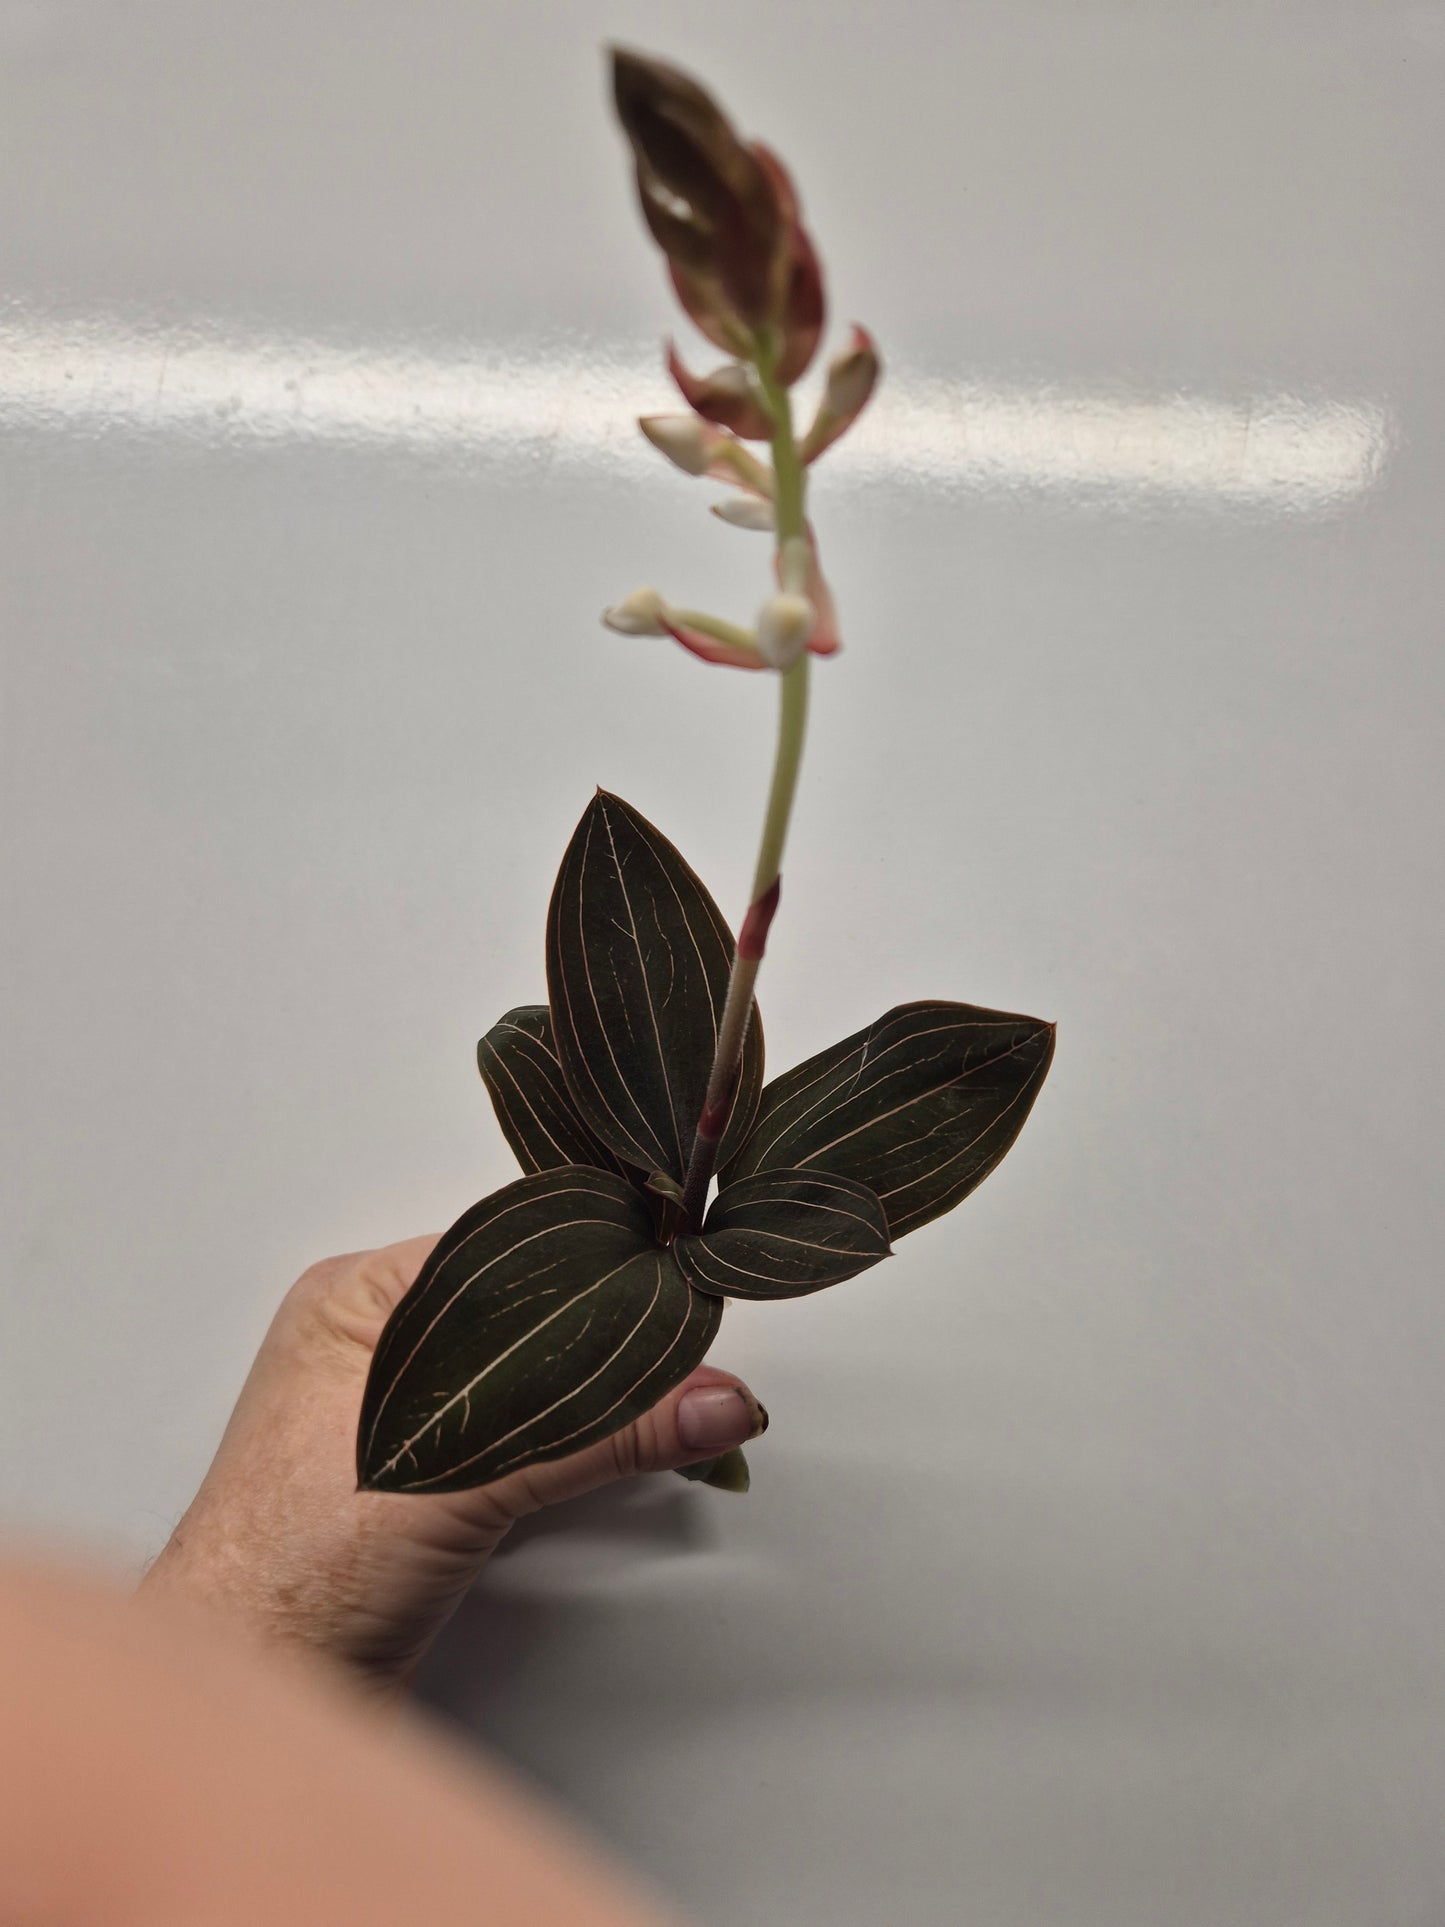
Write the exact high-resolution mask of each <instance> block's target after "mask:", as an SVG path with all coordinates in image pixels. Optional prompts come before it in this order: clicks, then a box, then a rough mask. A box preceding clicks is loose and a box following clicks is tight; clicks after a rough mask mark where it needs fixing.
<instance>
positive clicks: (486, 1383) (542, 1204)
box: [357, 1165, 722, 1492]
mask: <svg viewBox="0 0 1445 1927" xmlns="http://www.w3.org/2000/svg"><path fill="white" fill-rule="evenodd" d="M721 1315H722V1305H721V1303H720V1301H719V1300H717V1299H716V1298H710V1297H707V1296H706V1295H704V1294H703V1293H701V1292H695V1291H693V1290H692V1289H691V1288H690V1287H689V1285H688V1283H687V1281H686V1279H685V1278H684V1277H683V1275H682V1272H681V1271H680V1269H679V1268H678V1265H677V1261H676V1260H675V1259H674V1258H673V1256H672V1254H671V1252H668V1251H662V1250H659V1249H658V1247H657V1246H656V1245H655V1244H654V1243H653V1242H652V1229H651V1225H650V1223H649V1220H648V1213H647V1206H646V1204H645V1202H644V1201H643V1199H642V1198H641V1196H640V1195H639V1194H638V1193H637V1192H636V1191H634V1190H632V1189H631V1187H630V1186H629V1185H627V1184H626V1183H625V1182H624V1180H623V1179H621V1178H619V1177H616V1176H614V1175H612V1174H611V1173H609V1172H605V1171H595V1170H591V1169H586V1168H583V1167H581V1166H577V1165H569V1166H565V1167H564V1168H563V1169H561V1170H557V1171H547V1172H542V1173H539V1174H538V1175H537V1176H535V1177H529V1178H519V1179H518V1180H517V1181H516V1183H514V1184H509V1185H507V1186H505V1187H504V1189H502V1190H501V1191H498V1192H496V1193H495V1194H494V1195H493V1196H492V1197H490V1198H484V1199H483V1200H482V1202H481V1203H480V1204H478V1205H474V1206H473V1207H472V1209H471V1210H470V1211H468V1212H467V1213H466V1215H465V1216H464V1217H462V1218H459V1219H458V1221H457V1222H456V1224H454V1225H453V1226H452V1228H451V1230H450V1231H448V1232H447V1233H446V1234H445V1236H444V1237H443V1238H442V1239H441V1242H440V1243H439V1244H438V1245H437V1247H436V1249H435V1250H434V1251H433V1252H432V1254H431V1256H430V1257H429V1258H428V1259H427V1261H426V1264H425V1265H424V1266H423V1267H422V1270H421V1274H420V1276H419V1277H418V1278H417V1281H416V1283H415V1284H414V1285H413V1286H412V1288H411V1290H410V1291H409V1292H408V1293H407V1294H406V1296H405V1298H403V1299H402V1301H401V1303H400V1304H399V1305H398V1306H397V1308H396V1310H395V1311H394V1312H393V1313H392V1316H391V1318H390V1319H389V1320H388V1322H387V1326H386V1329H385V1331H383V1333H382V1335H381V1341H380V1343H379V1344H378V1346H377V1348H376V1357H375V1358H374V1360H373V1361H372V1368H371V1376H370V1378H369V1380H368V1382H367V1387H366V1394H365V1397H364V1399H363V1401H362V1408H361V1427H360V1432H359V1436H358V1440H357V1470H358V1474H359V1477H360V1482H361V1484H362V1485H363V1486H364V1487H369V1488H370V1489H372V1490H375V1491H386V1492H454V1491H460V1490H461V1489H463V1488H464V1487H467V1486H474V1485H485V1484H487V1483H488V1482H489V1481H490V1480H492V1479H497V1478H500V1477H501V1476H502V1475H503V1473H506V1472H515V1471H516V1470H517V1469H518V1468H519V1467H521V1466H524V1465H534V1464H536V1463H537V1462H538V1461H539V1460H543V1459H555V1458H561V1457H562V1456H563V1455H565V1454H567V1453H569V1452H576V1451H578V1450H580V1449H581V1448H582V1447H583V1446H584V1445H591V1444H593V1443H594V1442H595V1441H596V1440H597V1439H602V1438H607V1437H609V1436H610V1435H611V1434H612V1433H613V1432H616V1431H618V1430H619V1429H620V1428H621V1427H622V1426H624V1425H626V1424H628V1423H629V1421H630V1420H632V1419H634V1418H636V1417H638V1416H639V1414H641V1413H643V1412H645V1411H647V1410H648V1408H649V1407H650V1406H652V1405H655V1404H656V1402H657V1400H658V1399H659V1398H661V1397H662V1395H663V1394H664V1393H665V1392H667V1391H668V1390H669V1389H670V1388H671V1387H672V1386H674V1385H675V1384H677V1382H678V1381H679V1379H682V1378H685V1377H686V1376H687V1374H688V1373H689V1372H690V1371H691V1370H692V1368H693V1367H694V1366H695V1365H696V1364H698V1363H699V1361H700V1360H701V1358H702V1356H703V1354H704V1352H706V1350H707V1348H708V1345H709V1344H710V1343H711V1341H712V1338H713V1334H714V1333H715V1332H716V1330H717V1326H718V1322H719V1319H720V1317H721Z"/></svg>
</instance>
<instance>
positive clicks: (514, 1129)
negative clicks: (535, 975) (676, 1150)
mask: <svg viewBox="0 0 1445 1927" xmlns="http://www.w3.org/2000/svg"><path fill="white" fill-rule="evenodd" d="M477 1068H478V1069H479V1070H480V1071H481V1073H482V1081H483V1083H484V1084H485V1085H486V1087H487V1090H488V1092H489V1094H490V1096H491V1100H492V1108H493V1109H494V1110H495V1111H496V1113H497V1122H498V1123H499V1124H500V1125H501V1127H502V1134H503V1136H504V1137H505V1138H506V1140H507V1142H508V1144H510V1145H511V1147H512V1149H513V1150H514V1151H515V1152H516V1154H517V1162H518V1163H519V1164H520V1165H521V1167H522V1169H523V1170H524V1171H555V1170H557V1169H558V1168H559V1167H560V1166H562V1165H564V1164H588V1165H591V1166H593V1167H594V1168H595V1169H597V1170H599V1171H615V1172H617V1173H618V1175H619V1176H621V1177H625V1178H632V1176H633V1173H632V1172H631V1171H629V1169H628V1168H627V1167H626V1166H625V1165H624V1164H623V1163H622V1160H621V1159H620V1158H618V1157H615V1156H614V1155H613V1153H612V1152H611V1151H609V1150H608V1148H607V1146H606V1145H605V1144H604V1143H603V1142H602V1140H601V1138H600V1137H598V1136H597V1134H596V1133H595V1132H594V1131H592V1130H590V1129H589V1128H588V1127H587V1125H586V1124H585V1123H584V1122H583V1121H582V1115H581V1113H580V1112H579V1111H578V1109H577V1106H576V1105H575V1104H574V1103H573V1101H572V1094H571V1092H570V1091H569V1090H568V1089H567V1080H566V1079H565V1078H564V1077H563V1075H562V1065H561V1063H560V1061H559V1060H558V1057H557V1046H556V1044H555V1042H554V1041H553V1037H552V1018H551V1015H550V1014H549V1012H548V1010H547V1006H546V1005H545V1004H522V1005H519V1006H518V1007H517V1009H516V1010H509V1011H508V1012H507V1014H506V1016H505V1017H501V1018H499V1019H498V1020H497V1022H496V1023H495V1024H493V1025H492V1028H491V1029H490V1030H489V1031H488V1032H487V1034H486V1036H485V1037H484V1038H483V1039H482V1040H481V1042H480V1043H479V1044H478V1045H477ZM639 1175H640V1174H639Z"/></svg>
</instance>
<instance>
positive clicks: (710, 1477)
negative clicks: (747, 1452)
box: [677, 1445, 753, 1492]
mask: <svg viewBox="0 0 1445 1927" xmlns="http://www.w3.org/2000/svg"><path fill="white" fill-rule="evenodd" d="M677 1470H678V1472H680V1473H681V1475H682V1476H683V1478H685V1479H695V1480H696V1481H697V1482H698V1483H699V1484H700V1485H710V1486H712V1487H713V1488H714V1489H715V1490H716V1491H718V1492H746V1491H747V1490H748V1489H749V1487H750V1486H751V1485H752V1482H753V1481H752V1475H751V1474H750V1473H749V1471H748V1462H747V1460H746V1458H745V1457H744V1456H743V1448H742V1447H741V1446H740V1445H735V1446H733V1447H732V1449H731V1451H728V1452H724V1453H723V1454H722V1455H721V1457H719V1458H716V1459H699V1460H698V1462H697V1464H696V1465H680V1466H678V1467H677Z"/></svg>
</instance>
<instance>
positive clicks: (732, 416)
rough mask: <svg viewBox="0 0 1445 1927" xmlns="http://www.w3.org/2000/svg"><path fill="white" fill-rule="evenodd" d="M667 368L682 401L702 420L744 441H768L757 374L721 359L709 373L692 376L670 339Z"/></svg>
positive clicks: (767, 416) (769, 427) (769, 426)
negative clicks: (712, 423)
mask: <svg viewBox="0 0 1445 1927" xmlns="http://www.w3.org/2000/svg"><path fill="white" fill-rule="evenodd" d="M667 371H668V373H669V374H670V375H671V376H672V378H673V380H674V381H675V382H676V383H677V385H678V387H679V388H680V389H681V390H682V396H683V400H684V401H686V402H687V404H688V406H689V407H690V408H695V409H696V410H697V412H698V414H699V415H701V416H702V418H703V419H704V421H710V422H716V423H717V425H718V426H719V427H720V428H728V429H731V430H732V432H733V434H734V435H741V436H742V437H743V439H744V440H745V441H750V442H766V441H769V440H771V438H772V434H773V426H774V424H773V417H772V412H771V410H770V409H769V408H768V405H767V401H766V399H765V397H764V395H763V392H762V390H761V388H760V387H759V386H758V381H757V377H756V376H755V375H754V374H753V372H752V370H751V369H749V368H745V367H744V366H743V365H742V363H741V362H740V361H728V362H724V363H723V365H722V367H721V368H714V369H713V371H712V373H711V374H710V375H695V374H693V372H692V370H691V369H690V368H688V367H687V365H686V364H685V363H684V361H683V360H682V358H681V356H680V355H679V354H678V352H677V350H676V348H674V347H673V345H672V343H671V342H669V343H668V345H667Z"/></svg>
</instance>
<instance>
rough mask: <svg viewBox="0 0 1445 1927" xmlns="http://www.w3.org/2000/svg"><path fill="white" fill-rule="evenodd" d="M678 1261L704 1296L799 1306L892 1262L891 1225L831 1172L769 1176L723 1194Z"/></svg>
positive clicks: (870, 1200) (870, 1198)
mask: <svg viewBox="0 0 1445 1927" xmlns="http://www.w3.org/2000/svg"><path fill="white" fill-rule="evenodd" d="M673 1248H674V1250H675V1251H676V1252H677V1261H678V1263H679V1264H680V1265H681V1266H682V1269H683V1271H684V1273H685V1274H686V1276H687V1277H688V1278H689V1279H690V1281H691V1282H692V1283H693V1284H694V1285H696V1286H697V1288H698V1289H699V1291H715V1292H718V1293H720V1294H721V1295H722V1296H724V1297H727V1298H797V1297H799V1296H800V1295H801V1294H802V1293H803V1292H805V1291H820V1290H821V1289H822V1287H823V1286H824V1285H836V1284H841V1283H842V1281H843V1279H845V1278H852V1277H855V1276H856V1275H857V1273H858V1272H860V1271H866V1270H867V1269H868V1267H869V1265H876V1264H877V1262H878V1260H879V1259H880V1258H886V1257H887V1256H888V1220H887V1219H886V1218H885V1216H884V1215H883V1206H882V1205H881V1204H880V1203H879V1202H878V1199H877V1198H876V1197H875V1195H874V1194H873V1192H871V1191H870V1190H869V1189H868V1187H867V1186H866V1185H863V1184H857V1183H855V1182H854V1180H853V1179H852V1178H840V1177H837V1176H835V1175H834V1174H833V1173H831V1172H824V1171H772V1170H769V1171H762V1172H759V1173H758V1174H757V1175H756V1176H755V1177H751V1178H744V1179H742V1181H741V1182H740V1183H737V1184H728V1185H725V1186H724V1187H723V1189H722V1190H721V1191H720V1192H719V1194H718V1196H717V1197H716V1198H715V1199H714V1201H713V1207H712V1209H711V1211H709V1212H708V1214H707V1223H706V1224H705V1225H704V1227H703V1230H702V1232H701V1234H700V1235H698V1236H696V1237H687V1238H679V1239H678V1241H677V1243H676V1245H675V1246H674V1247H673Z"/></svg>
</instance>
